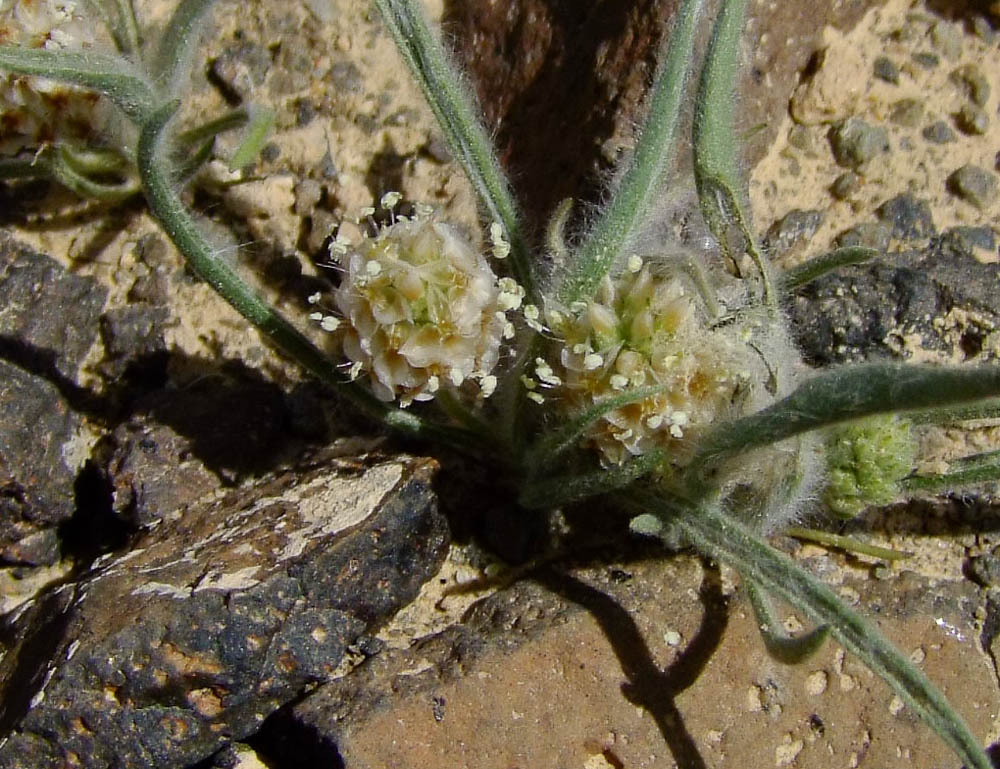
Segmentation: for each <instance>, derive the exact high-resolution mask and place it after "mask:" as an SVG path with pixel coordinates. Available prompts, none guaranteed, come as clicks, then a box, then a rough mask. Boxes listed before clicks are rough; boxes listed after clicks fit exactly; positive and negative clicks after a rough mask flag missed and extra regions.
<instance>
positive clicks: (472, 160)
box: [375, 0, 542, 307]
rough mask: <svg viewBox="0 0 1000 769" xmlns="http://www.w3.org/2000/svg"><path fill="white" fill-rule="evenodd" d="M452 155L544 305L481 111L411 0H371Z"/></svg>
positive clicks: (530, 292)
mask: <svg viewBox="0 0 1000 769" xmlns="http://www.w3.org/2000/svg"><path fill="white" fill-rule="evenodd" d="M375 6H376V7H377V8H378V10H379V12H380V13H381V14H382V19H383V20H384V21H385V24H386V26H387V27H388V28H389V32H390V33H391V34H392V37H393V39H394V40H395V41H396V46H397V48H398V49H399V52H400V54H401V55H402V57H403V59H404V61H406V64H407V66H408V67H409V68H410V72H411V74H412V75H413V77H414V79H415V80H416V81H417V84H418V85H419V86H420V89H421V90H422V91H423V93H424V98H426V99H427V102H428V104H429V105H430V108H431V111H433V113H434V116H435V117H436V118H437V121H438V124H439V125H440V126H441V130H442V131H443V132H444V135H445V139H446V140H447V142H448V145H449V147H450V148H451V151H452V153H453V154H454V156H455V157H456V158H457V159H458V161H459V162H460V163H461V164H462V168H463V169H465V173H466V174H467V175H468V177H469V180H470V181H471V182H472V186H473V188H475V190H476V193H477V194H478V195H479V198H480V200H481V201H482V203H483V205H484V206H485V208H486V211H487V214H488V215H489V216H490V217H491V218H492V219H493V220H494V221H496V222H498V223H499V224H500V226H501V227H502V228H503V230H504V235H505V236H506V237H507V240H508V242H509V243H510V246H511V251H510V263H511V268H512V270H513V272H514V277H515V278H516V279H517V280H518V282H520V284H521V285H522V286H524V289H525V291H526V293H527V296H528V299H529V301H530V302H531V303H533V304H536V305H538V306H539V307H541V306H542V304H541V294H540V293H539V289H538V283H537V278H536V275H535V266H534V264H533V263H532V261H531V252H530V249H529V247H528V241H527V235H526V233H525V231H524V225H523V224H522V222H521V218H520V216H519V215H518V210H517V204H516V203H515V201H514V196H513V194H512V192H511V189H510V184H509V182H508V181H507V179H506V177H505V176H504V174H503V171H501V170H500V164H499V162H498V161H497V158H496V155H495V153H494V151H493V145H492V142H491V141H490V137H489V135H488V133H487V132H486V130H485V129H484V128H483V125H482V123H481V122H480V120H479V114H480V110H479V108H478V106H477V104H476V101H475V99H474V98H473V96H472V94H471V93H470V91H469V89H468V88H467V87H466V86H465V84H464V82H463V78H462V76H461V74H460V73H459V71H458V69H457V68H456V67H455V65H454V64H453V63H452V61H451V60H450V57H449V56H448V54H447V53H446V52H445V50H444V47H443V46H442V45H441V42H440V40H439V39H438V37H437V36H436V35H435V34H434V32H433V31H431V29H430V27H429V25H428V23H427V19H426V18H425V17H424V14H423V11H422V9H421V7H420V4H419V3H418V2H415V0H375Z"/></svg>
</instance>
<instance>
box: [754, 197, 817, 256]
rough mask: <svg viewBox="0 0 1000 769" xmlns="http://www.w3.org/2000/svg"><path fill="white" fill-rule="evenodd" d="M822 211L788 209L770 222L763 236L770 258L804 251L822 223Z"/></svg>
mask: <svg viewBox="0 0 1000 769" xmlns="http://www.w3.org/2000/svg"><path fill="white" fill-rule="evenodd" d="M823 218H824V212H823V211H802V210H800V209H795V210H794V211H789V212H788V213H787V214H785V215H784V216H783V217H782V218H781V219H780V220H778V221H777V222H775V223H774V224H772V225H771V226H770V227H769V228H768V230H767V234H766V235H765V236H764V243H765V246H766V248H767V249H768V252H769V254H770V256H771V258H772V259H777V258H781V257H785V256H788V255H789V254H791V253H794V252H798V251H804V250H805V249H806V247H807V246H808V245H809V241H810V240H811V238H812V236H813V235H815V234H816V230H818V229H819V226H820V225H821V224H822V223H823Z"/></svg>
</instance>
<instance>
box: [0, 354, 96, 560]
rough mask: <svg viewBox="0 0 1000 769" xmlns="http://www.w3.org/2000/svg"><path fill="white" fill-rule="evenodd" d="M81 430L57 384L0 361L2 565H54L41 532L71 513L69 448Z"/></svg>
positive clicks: (50, 547)
mask: <svg viewBox="0 0 1000 769" xmlns="http://www.w3.org/2000/svg"><path fill="white" fill-rule="evenodd" d="M80 426H81V420H80V418H79V417H78V416H77V415H76V414H75V413H74V412H73V411H72V410H71V409H70V407H69V405H68V403H67V402H66V400H65V398H63V396H62V394H61V393H60V392H59V389H58V388H57V387H56V386H55V385H54V384H52V383H51V382H48V381H46V380H45V379H44V378H42V377H41V376H38V375H36V374H33V373H29V372H27V371H25V370H24V369H22V368H20V367H18V366H15V365H13V364H11V363H8V362H7V361H4V360H0V561H7V562H12V563H28V564H36V565H37V564H50V563H53V562H54V561H55V556H56V555H57V552H56V549H55V548H54V546H53V543H52V539H51V536H50V535H46V534H43V532H45V531H46V530H47V529H49V528H51V527H54V526H57V525H58V524H60V523H63V522H65V521H66V520H68V519H69V518H70V516H72V514H73V510H74V490H73V484H74V480H75V478H76V468H74V467H70V466H69V465H68V464H67V460H66V457H67V454H69V453H70V452H67V450H66V448H67V444H68V443H69V442H70V441H72V440H73V438H74V437H75V435H76V433H77V431H78V430H79V429H80Z"/></svg>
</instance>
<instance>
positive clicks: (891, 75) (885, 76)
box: [872, 56, 899, 85]
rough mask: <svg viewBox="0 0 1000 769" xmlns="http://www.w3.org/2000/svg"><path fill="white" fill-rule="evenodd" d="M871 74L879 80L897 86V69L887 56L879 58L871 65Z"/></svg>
mask: <svg viewBox="0 0 1000 769" xmlns="http://www.w3.org/2000/svg"><path fill="white" fill-rule="evenodd" d="M872 73H873V74H874V75H875V77H877V78H879V79H880V80H884V81H885V82H887V83H892V84H893V85H899V67H897V66H896V63H895V62H894V61H893V60H892V59H890V58H888V57H887V56H879V57H878V58H877V59H875V62H874V64H873V65H872Z"/></svg>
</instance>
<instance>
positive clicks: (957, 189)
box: [948, 163, 1000, 210]
mask: <svg viewBox="0 0 1000 769" xmlns="http://www.w3.org/2000/svg"><path fill="white" fill-rule="evenodd" d="M948 189H949V190H950V191H951V192H952V193H953V194H955V195H957V196H958V197H960V198H961V199H962V200H964V201H966V202H967V203H971V204H972V205H974V206H975V207H976V208H978V209H980V210H985V209H986V208H988V207H989V205H990V204H991V203H993V201H994V200H996V198H997V191H998V189H1000V185H998V183H997V177H996V174H993V173H991V172H990V171H987V170H986V169H984V168H980V167H979V166H975V165H972V164H971V163H967V164H966V165H964V166H962V167H961V168H958V169H956V170H955V171H953V172H952V173H951V174H950V175H949V176H948Z"/></svg>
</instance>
